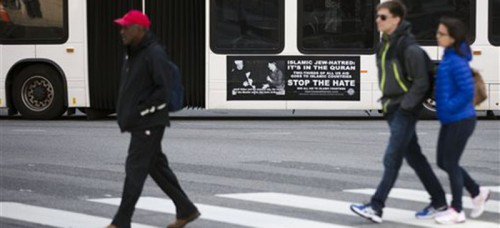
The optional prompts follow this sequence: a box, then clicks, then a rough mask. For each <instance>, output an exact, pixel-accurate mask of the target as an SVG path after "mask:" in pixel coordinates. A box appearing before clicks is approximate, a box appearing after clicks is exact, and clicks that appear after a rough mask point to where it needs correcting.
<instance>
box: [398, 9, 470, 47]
mask: <svg viewBox="0 0 500 228" xmlns="http://www.w3.org/2000/svg"><path fill="white" fill-rule="evenodd" d="M402 2H403V3H404V4H405V6H406V8H407V11H408V15H407V18H406V19H407V20H408V21H410V22H411V24H412V29H413V34H414V35H415V37H416V39H417V41H418V42H419V43H420V44H422V45H437V43H436V30H437V28H438V25H439V19H440V18H441V17H443V16H449V17H455V18H458V19H460V20H462V21H463V22H464V23H465V24H466V25H467V26H468V29H469V39H470V41H471V43H472V42H473V41H474V39H475V35H474V34H475V23H476V21H475V19H474V18H475V12H476V0H453V1H450V0H403V1H402Z"/></svg>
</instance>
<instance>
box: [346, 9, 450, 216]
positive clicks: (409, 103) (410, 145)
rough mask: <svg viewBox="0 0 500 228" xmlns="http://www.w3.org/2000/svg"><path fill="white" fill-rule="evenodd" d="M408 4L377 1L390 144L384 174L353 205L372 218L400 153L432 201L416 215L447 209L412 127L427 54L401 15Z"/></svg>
mask: <svg viewBox="0 0 500 228" xmlns="http://www.w3.org/2000/svg"><path fill="white" fill-rule="evenodd" d="M405 14H406V9H405V7H404V5H403V4H402V3H400V2H399V1H396V0H393V1H386V2H383V3H381V4H380V5H378V6H377V19H376V23H377V27H378V30H379V31H380V32H382V39H381V43H380V45H379V50H378V52H377V66H378V69H379V70H378V73H379V82H380V85H379V86H380V90H381V91H382V98H381V101H382V105H383V111H384V117H385V119H386V120H387V122H388V124H389V128H390V137H389V144H388V146H387V148H386V151H385V155H384V160H383V163H384V174H383V176H382V180H381V182H380V184H379V185H378V188H377V191H376V192H375V194H374V195H373V196H372V198H371V200H370V202H369V203H368V204H353V205H351V210H352V211H353V212H354V213H356V214H358V215H359V216H361V217H363V218H366V219H368V220H370V221H372V222H375V223H381V222H382V209H383V208H384V207H385V201H386V200H387V197H388V195H389V192H390V190H391V188H392V187H393V186H394V183H395V182H396V179H397V176H398V173H399V170H400V168H401V165H402V163H403V158H405V159H406V161H407V162H408V164H409V165H410V166H411V167H412V168H413V169H414V170H415V173H416V174H417V176H418V177H419V179H420V181H421V182H422V183H423V184H424V187H425V189H426V190H427V192H428V193H429V194H430V195H431V203H430V205H429V206H427V207H425V208H424V209H423V210H421V211H418V212H417V213H416V217H417V218H421V219H425V218H433V217H434V215H435V214H436V213H437V212H439V211H443V210H446V208H447V206H446V205H447V204H446V198H445V194H444V190H443V188H442V186H441V184H440V183H439V180H438V179H437V177H436V175H435V174H434V172H433V171H432V168H431V166H430V165H429V162H428V161H427V159H426V157H425V156H424V155H423V154H422V151H421V148H420V145H419V144H418V139H417V134H416V132H415V128H416V124H417V121H418V117H419V114H420V111H421V110H422V101H423V100H424V98H425V97H426V95H427V93H428V91H430V89H431V88H430V87H431V83H430V80H429V75H428V72H429V71H428V70H429V67H431V66H429V62H430V61H429V60H428V59H427V58H428V57H427V56H426V54H425V52H424V51H423V50H422V49H421V48H420V47H419V46H418V44H417V43H416V41H415V38H414V36H413V34H411V25H410V23H409V22H407V21H405Z"/></svg>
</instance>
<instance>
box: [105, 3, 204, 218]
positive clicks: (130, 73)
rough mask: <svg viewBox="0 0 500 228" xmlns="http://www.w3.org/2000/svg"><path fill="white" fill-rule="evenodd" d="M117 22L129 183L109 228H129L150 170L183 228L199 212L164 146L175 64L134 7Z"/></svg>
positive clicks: (120, 111)
mask: <svg viewBox="0 0 500 228" xmlns="http://www.w3.org/2000/svg"><path fill="white" fill-rule="evenodd" d="M115 23H116V24H118V25H120V26H121V30H120V34H121V37H122V41H123V44H124V46H125V49H126V50H125V59H124V63H123V67H122V78H121V82H120V91H119V96H118V104H117V109H116V113H117V119H118V125H119V126H120V129H121V131H122V132H124V131H127V132H130V133H131V134H132V138H131V141H130V146H129V150H128V156H127V160H126V164H125V173H126V177H125V184H124V187H123V195H122V201H121V204H120V207H119V209H118V212H117V213H116V215H115V217H114V219H113V221H112V223H111V225H109V226H108V228H130V223H131V220H132V214H133V212H134V209H135V204H136V203H137V200H138V199H139V196H140V195H141V192H142V188H143V186H144V182H145V180H146V177H147V176H148V174H149V175H151V177H152V178H153V180H154V181H155V182H156V184H158V186H159V187H160V188H161V189H162V190H163V192H165V194H167V195H168V196H169V197H170V198H171V199H172V201H173V202H174V204H175V206H176V209H177V210H176V217H177V219H176V220H175V222H174V223H172V224H170V225H168V226H167V227H168V228H181V227H184V226H185V225H186V224H187V223H189V222H191V221H193V220H195V219H196V218H198V217H199V216H200V213H199V212H198V209H197V208H196V206H195V205H194V204H193V203H192V202H191V201H190V200H189V198H188V197H187V195H186V193H184V191H183V190H182V188H181V186H180V185H179V182H178V181H177V178H176V176H175V174H174V173H173V172H172V170H171V169H170V167H169V166H168V160H167V157H166V156H165V154H163V152H162V150H161V140H162V138H163V133H164V131H165V127H166V126H170V121H169V115H168V108H167V107H166V106H167V101H168V95H169V94H170V93H169V92H170V91H169V86H168V83H169V82H170V77H171V73H170V72H171V69H170V68H169V64H167V61H168V56H167V54H166V53H165V51H164V50H163V48H162V47H161V46H160V45H159V44H158V42H157V41H156V39H155V37H154V35H153V34H152V33H151V32H150V31H149V27H150V24H151V22H150V20H149V18H148V17H147V16H146V15H144V14H143V13H142V12H140V11H137V10H131V11H129V12H128V13H127V14H125V15H124V16H123V17H122V18H119V19H116V20H115Z"/></svg>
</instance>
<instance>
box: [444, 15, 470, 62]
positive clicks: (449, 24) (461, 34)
mask: <svg viewBox="0 0 500 228" xmlns="http://www.w3.org/2000/svg"><path fill="white" fill-rule="evenodd" d="M439 24H442V25H444V26H445V27H446V28H447V29H448V34H449V36H450V37H451V38H453V39H454V40H455V43H453V45H452V46H453V48H454V49H455V51H456V52H457V53H458V54H459V55H461V56H465V55H466V53H463V51H462V49H461V48H460V46H461V45H462V43H464V42H465V43H467V44H468V42H467V28H466V25H465V24H464V23H463V22H462V21H461V20H459V19H457V18H453V17H442V18H441V20H439Z"/></svg>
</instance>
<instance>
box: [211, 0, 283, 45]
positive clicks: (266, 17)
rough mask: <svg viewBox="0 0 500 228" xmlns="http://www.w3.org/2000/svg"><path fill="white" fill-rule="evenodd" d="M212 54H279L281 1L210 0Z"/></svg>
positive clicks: (281, 17) (281, 22) (281, 29)
mask: <svg viewBox="0 0 500 228" xmlns="http://www.w3.org/2000/svg"><path fill="white" fill-rule="evenodd" d="M210 7H211V11H210V12H211V15H210V17H211V25H210V46H211V49H212V51H213V52H215V53H221V54H223V53H279V52H281V51H282V50H283V47H284V1H283V0H211V1H210Z"/></svg>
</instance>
